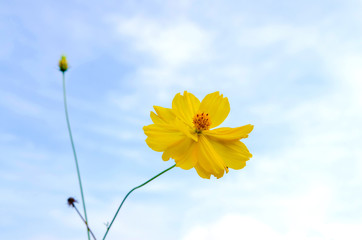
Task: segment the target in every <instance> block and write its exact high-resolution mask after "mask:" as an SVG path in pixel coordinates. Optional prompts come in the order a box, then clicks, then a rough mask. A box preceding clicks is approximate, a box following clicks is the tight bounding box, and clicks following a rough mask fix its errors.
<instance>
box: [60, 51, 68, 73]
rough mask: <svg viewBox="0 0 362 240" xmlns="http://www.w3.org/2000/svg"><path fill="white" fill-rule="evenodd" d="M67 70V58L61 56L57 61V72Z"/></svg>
mask: <svg viewBox="0 0 362 240" xmlns="http://www.w3.org/2000/svg"><path fill="white" fill-rule="evenodd" d="M67 69H68V62H67V58H66V57H65V56H64V55H62V57H61V58H60V60H59V70H60V71H62V72H65V71H67Z"/></svg>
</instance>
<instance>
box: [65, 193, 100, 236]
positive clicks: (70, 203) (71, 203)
mask: <svg viewBox="0 0 362 240" xmlns="http://www.w3.org/2000/svg"><path fill="white" fill-rule="evenodd" d="M76 202H77V200H75V199H74V198H72V197H70V198H68V205H69V206H70V207H73V208H74V209H75V211H77V213H78V215H79V217H80V218H81V219H82V221H83V222H84V224H85V225H86V227H87V229H88V231H89V232H90V233H91V234H92V237H93V239H94V240H97V239H96V237H95V236H94V234H93V232H92V230H91V229H90V228H89V226H88V223H87V221H86V220H85V219H84V218H83V216H82V214H81V213H80V212H79V210H78V208H77V207H76V206H75V204H74V203H76Z"/></svg>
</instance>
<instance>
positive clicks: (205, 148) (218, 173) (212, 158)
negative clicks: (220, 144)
mask: <svg viewBox="0 0 362 240" xmlns="http://www.w3.org/2000/svg"><path fill="white" fill-rule="evenodd" d="M195 148H196V149H195V154H196V156H197V164H196V166H197V168H198V169H196V170H197V171H198V173H199V171H200V172H201V171H204V172H206V173H207V175H208V174H212V175H214V176H215V177H217V178H221V177H222V176H223V175H224V171H225V169H226V165H225V163H224V162H223V160H222V159H221V158H220V156H219V155H218V153H217V152H216V151H215V149H214V147H213V146H212V145H211V143H210V142H209V140H208V139H207V138H206V137H205V136H203V135H202V134H201V135H200V137H199V142H198V143H195ZM199 175H200V174H199ZM200 176H201V175H200ZM201 177H203V176H201Z"/></svg>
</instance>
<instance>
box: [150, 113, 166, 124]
mask: <svg viewBox="0 0 362 240" xmlns="http://www.w3.org/2000/svg"><path fill="white" fill-rule="evenodd" d="M150 117H151V120H152V122H153V123H156V124H162V123H165V121H163V120H162V119H161V118H160V117H159V116H158V115H157V114H156V113H154V112H151V114H150Z"/></svg>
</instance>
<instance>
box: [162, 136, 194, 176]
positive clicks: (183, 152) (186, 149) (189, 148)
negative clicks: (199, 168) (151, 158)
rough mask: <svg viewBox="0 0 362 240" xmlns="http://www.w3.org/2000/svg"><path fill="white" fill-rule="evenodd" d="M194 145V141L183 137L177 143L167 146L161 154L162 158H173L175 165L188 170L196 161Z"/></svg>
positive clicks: (165, 159) (166, 159)
mask: <svg viewBox="0 0 362 240" xmlns="http://www.w3.org/2000/svg"><path fill="white" fill-rule="evenodd" d="M194 146H195V142H194V141H193V140H192V139H190V138H188V137H184V139H183V140H182V141H180V142H179V143H177V144H174V145H172V146H170V147H168V148H167V149H166V150H165V152H164V153H163V154H162V159H163V160H164V161H168V160H169V159H170V158H173V159H174V160H175V162H176V166H177V167H180V168H182V169H185V170H189V169H191V168H193V167H194V166H195V164H196V161H197V159H196V156H195V153H194V149H195V148H194Z"/></svg>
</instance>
